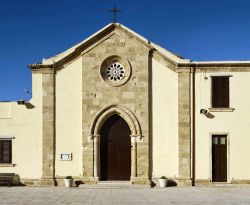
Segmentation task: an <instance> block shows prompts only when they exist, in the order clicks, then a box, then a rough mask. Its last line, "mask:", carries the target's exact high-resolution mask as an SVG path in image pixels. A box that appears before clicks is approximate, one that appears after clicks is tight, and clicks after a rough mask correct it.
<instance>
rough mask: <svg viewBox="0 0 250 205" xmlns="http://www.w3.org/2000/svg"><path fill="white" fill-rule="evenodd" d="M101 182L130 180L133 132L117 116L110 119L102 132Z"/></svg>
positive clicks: (102, 128) (103, 126)
mask: <svg viewBox="0 0 250 205" xmlns="http://www.w3.org/2000/svg"><path fill="white" fill-rule="evenodd" d="M100 135H101V137H100V165H101V166H100V177H101V180H130V176H131V140H130V135H131V131H130V128H129V126H128V124H127V122H126V121H125V120H124V119H123V118H122V117H120V116H119V115H117V114H114V115H112V116H111V117H109V118H108V119H107V120H106V121H105V122H104V124H103V125H102V127H101V130H100Z"/></svg>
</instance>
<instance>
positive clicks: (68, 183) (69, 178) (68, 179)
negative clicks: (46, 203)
mask: <svg viewBox="0 0 250 205" xmlns="http://www.w3.org/2000/svg"><path fill="white" fill-rule="evenodd" d="M64 183H65V187H67V188H69V187H71V184H72V176H66V177H65V179H64Z"/></svg>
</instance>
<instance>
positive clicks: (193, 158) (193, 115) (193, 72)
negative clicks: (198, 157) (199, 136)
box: [191, 65, 196, 186]
mask: <svg viewBox="0 0 250 205" xmlns="http://www.w3.org/2000/svg"><path fill="white" fill-rule="evenodd" d="M191 70H192V132H193V139H192V186H195V73H196V67H195V65H193V66H191Z"/></svg>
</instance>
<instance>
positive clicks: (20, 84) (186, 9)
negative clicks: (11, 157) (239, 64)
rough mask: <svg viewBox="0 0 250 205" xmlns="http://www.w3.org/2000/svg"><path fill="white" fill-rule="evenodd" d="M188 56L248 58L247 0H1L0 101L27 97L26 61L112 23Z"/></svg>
mask: <svg viewBox="0 0 250 205" xmlns="http://www.w3.org/2000/svg"><path fill="white" fill-rule="evenodd" d="M114 5H116V6H117V7H119V8H120V9H121V10H122V12H121V13H119V14H118V22H119V23H122V24H124V25H125V26H127V27H129V28H131V29H132V30H134V31H136V32H137V33H139V34H141V35H143V36H144V37H146V38H148V39H149V40H151V41H153V42H154V43H157V44H159V45H160V46H162V47H164V48H166V49H168V50H170V51H172V52H174V53H178V54H180V55H182V56H184V57H185V58H188V59H191V60H250V0H237V1H236V0H207V1H202V0H189V1H186V0H175V1H173V0H154V1H152V0H1V3H0V101H3V100H11V101H13V100H18V99H20V98H28V96H27V95H25V92H24V91H23V90H24V89H29V90H31V73H30V71H29V69H28V68H27V65H28V64H31V63H36V62H41V60H42V58H48V57H50V56H53V55H55V54H58V53H60V52H62V51H64V50H66V49H67V48H69V47H71V46H73V45H74V44H76V43H78V42H80V41H81V40H83V39H85V38H86V37H88V36H89V35H91V34H93V33H94V32H96V31H97V30H99V29H100V28H102V27H103V26H105V25H107V24H108V23H110V22H112V15H111V13H109V12H107V11H108V10H109V9H111V8H112V7H113V6H114Z"/></svg>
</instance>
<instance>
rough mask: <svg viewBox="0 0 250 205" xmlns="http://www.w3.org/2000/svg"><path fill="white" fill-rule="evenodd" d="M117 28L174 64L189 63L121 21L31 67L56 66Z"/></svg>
mask: <svg viewBox="0 0 250 205" xmlns="http://www.w3.org/2000/svg"><path fill="white" fill-rule="evenodd" d="M115 28H120V29H123V30H124V31H126V32H128V33H129V34H130V35H132V36H134V37H135V38H137V39H138V40H139V41H141V42H142V43H143V44H145V45H146V46H148V47H149V48H151V49H154V50H155V51H157V52H159V53H160V54H161V56H163V57H165V58H166V59H168V60H169V61H170V62H172V63H174V64H179V63H189V62H190V61H189V60H188V59H183V58H180V57H179V56H177V55H175V54H173V53H171V52H169V51H168V50H166V49H164V48H162V47H160V46H159V45H156V44H154V43H152V42H150V41H149V40H147V39H146V38H144V37H143V36H141V35H139V34H138V33H136V32H134V31H132V30H131V29H129V28H127V27H125V26H124V25H122V24H119V23H111V24H108V25H107V26H105V27H103V28H102V29H100V30H99V31H97V32H96V33H94V34H93V35H91V36H90V37H88V38H87V39H85V40H83V41H82V42H80V43H78V44H76V45H75V46H73V47H71V48H69V49H68V50H66V51H64V52H62V53H60V54H58V55H56V56H53V57H51V58H48V59H43V61H42V63H39V64H31V65H29V67H30V68H34V69H36V68H42V67H54V66H53V65H56V64H60V62H65V61H66V62H67V59H71V57H73V56H75V53H77V52H79V50H84V49H86V48H87V47H89V46H91V45H92V44H93V43H95V42H96V41H97V40H99V39H100V38H102V37H104V36H105V35H107V34H108V33H110V32H112V31H113V30H114V29H115Z"/></svg>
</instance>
